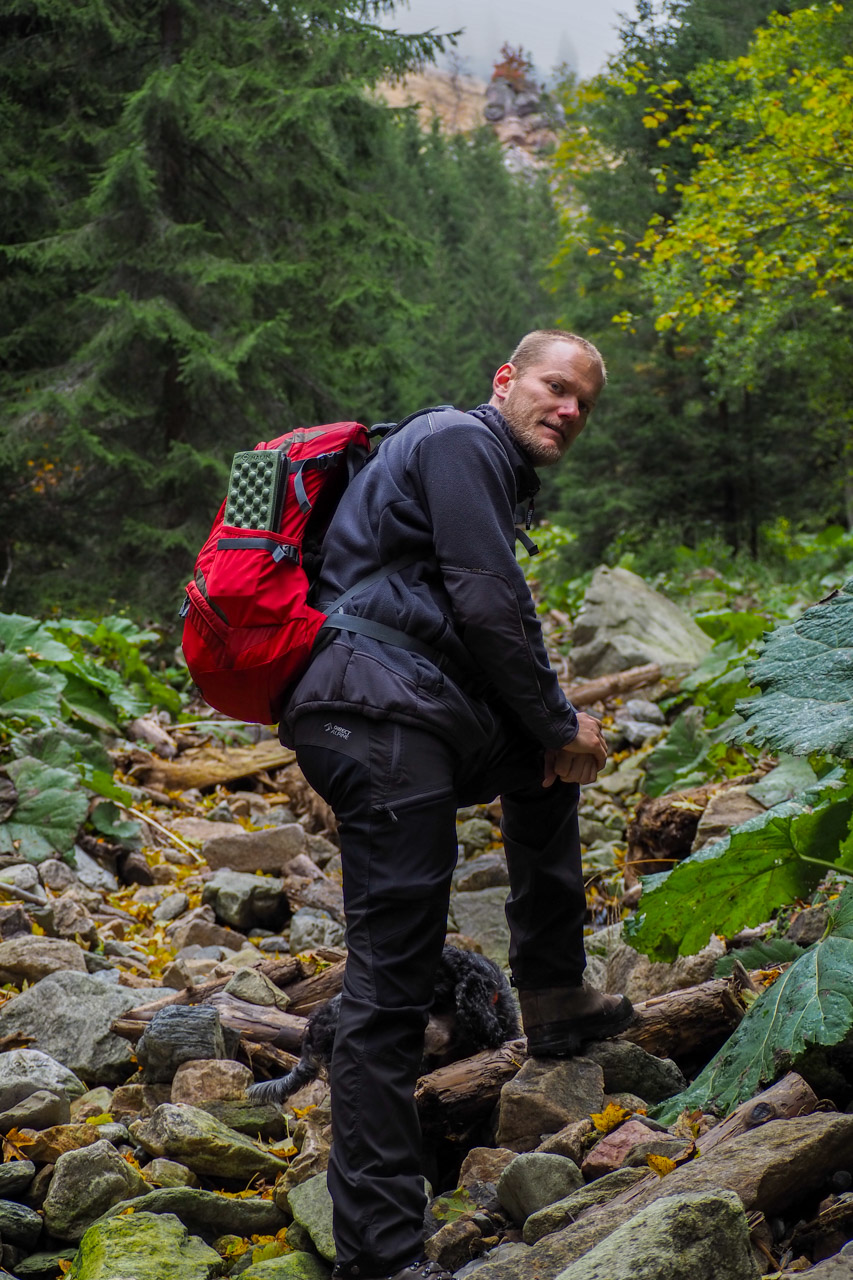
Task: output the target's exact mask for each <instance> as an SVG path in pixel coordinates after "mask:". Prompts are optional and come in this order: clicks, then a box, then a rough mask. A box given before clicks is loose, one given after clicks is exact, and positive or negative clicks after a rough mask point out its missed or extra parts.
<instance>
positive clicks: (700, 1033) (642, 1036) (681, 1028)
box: [621, 974, 744, 1062]
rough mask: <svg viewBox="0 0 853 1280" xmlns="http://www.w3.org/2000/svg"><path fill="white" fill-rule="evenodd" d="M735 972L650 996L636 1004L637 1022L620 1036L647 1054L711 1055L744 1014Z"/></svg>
mask: <svg viewBox="0 0 853 1280" xmlns="http://www.w3.org/2000/svg"><path fill="white" fill-rule="evenodd" d="M740 985H741V984H740V982H739V980H738V978H737V976H736V975H734V974H733V975H732V976H731V977H728V978H713V979H712V980H711V981H710V982H702V983H699V985H698V986H695V987H682V988H681V989H680V990H678V991H667V992H665V993H664V995H661V996H653V997H652V999H651V1000H644V1001H642V1003H641V1004H638V1005H636V1006H635V1011H636V1014H637V1017H636V1021H635V1022H634V1024H633V1025H632V1026H630V1027H629V1028H628V1030H627V1031H623V1032H622V1036H621V1039H623V1040H633V1042H634V1044H638V1045H639V1046H640V1048H642V1049H645V1050H646V1051H647V1052H648V1053H653V1054H656V1055H657V1057H659V1058H662V1057H663V1058H674V1059H675V1060H676V1062H678V1061H679V1060H683V1059H685V1058H688V1059H689V1058H692V1057H695V1056H696V1054H697V1052H701V1053H703V1054H705V1055H706V1057H710V1056H711V1053H712V1052H713V1050H714V1048H715V1047H716V1046H718V1045H719V1044H722V1042H723V1041H724V1040H727V1039H728V1037H729V1036H730V1035H731V1033H732V1032H733V1031H734V1029H735V1027H736V1026H737V1025H738V1023H739V1022H740V1020H741V1018H742V1017H743V1015H744V1007H743V1005H742V1004H741V1001H740V999H739V997H738V992H739V990H740Z"/></svg>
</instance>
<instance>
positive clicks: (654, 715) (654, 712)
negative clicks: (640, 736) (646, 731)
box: [614, 698, 666, 725]
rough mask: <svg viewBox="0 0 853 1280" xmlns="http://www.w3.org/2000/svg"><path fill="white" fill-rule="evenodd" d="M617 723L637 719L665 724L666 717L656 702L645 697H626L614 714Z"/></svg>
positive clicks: (643, 721)
mask: <svg viewBox="0 0 853 1280" xmlns="http://www.w3.org/2000/svg"><path fill="white" fill-rule="evenodd" d="M614 719H615V720H616V722H617V724H621V723H622V722H623V721H624V720H635V721H636V720H639V721H640V722H642V723H645V724H657V725H661V724H666V717H665V716H664V714H663V712H662V711H661V709H660V707H659V706H658V704H657V703H656V702H649V700H648V699H647V698H628V700H627V701H626V702H623V703H622V706H621V707H618V708H617V710H616V714H615V716H614Z"/></svg>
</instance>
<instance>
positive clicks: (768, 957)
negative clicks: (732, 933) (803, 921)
mask: <svg viewBox="0 0 853 1280" xmlns="http://www.w3.org/2000/svg"><path fill="white" fill-rule="evenodd" d="M804 954H805V950H804V948H803V947H801V946H798V944H797V943H796V942H792V941H791V939H790V938H771V939H770V940H769V941H766V942H753V943H752V944H751V945H750V946H748V947H739V948H738V950H737V951H730V952H729V953H728V955H725V956H720V958H719V960H718V961H717V963H716V964H715V965H714V977H715V978H727V977H728V976H729V974H730V973H733V972H734V966H735V961H736V960H739V961H740V963H741V964H742V965H743V967H744V969H770V968H772V967H773V966H774V965H778V964H790V963H791V961H792V960H798V959H799V957H800V956H801V955H804Z"/></svg>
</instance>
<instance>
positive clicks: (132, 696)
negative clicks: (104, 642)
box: [60, 654, 151, 724]
mask: <svg viewBox="0 0 853 1280" xmlns="http://www.w3.org/2000/svg"><path fill="white" fill-rule="evenodd" d="M60 670H62V671H65V672H67V674H68V676H69V684H70V683H71V681H72V680H73V681H76V682H79V684H82V685H86V684H87V685H90V686H91V687H92V689H93V690H96V691H97V692H98V693H100V694H102V695H103V697H104V698H106V699H107V701H108V702H109V704H110V710H109V711H108V713H107V714H108V715H110V716H111V718H112V719H115V716H116V713H118V716H119V718H120V719H122V720H135V719H136V717H137V716H141V715H144V714H145V712H146V711H148V710H149V708H150V705H151V704H150V702H149V700H148V698H146V697H144V696H143V691H142V690H141V689H140V688H139V686H138V685H127V684H126V683H125V681H124V679H123V678H122V676H120V675H119V673H118V672H117V671H113V669H112V667H107V666H104V665H103V664H102V663H100V662H96V661H95V660H94V659H93V658H89V657H87V656H86V655H84V654H77V655H76V656H75V658H74V660H73V662H63V663H62V664H61V665H60ZM69 701H70V699H69ZM82 705H85V701H84V702H83V703H82ZM75 710H76V707H75ZM77 714H78V715H79V714H81V713H80V712H77ZM86 718H87V717H86V716H83V719H86ZM92 723H94V724H97V721H92Z"/></svg>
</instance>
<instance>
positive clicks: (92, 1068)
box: [0, 938, 139, 1092]
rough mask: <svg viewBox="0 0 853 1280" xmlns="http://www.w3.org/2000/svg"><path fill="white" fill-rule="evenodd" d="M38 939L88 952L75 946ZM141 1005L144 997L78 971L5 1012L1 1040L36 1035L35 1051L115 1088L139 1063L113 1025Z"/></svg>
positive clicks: (46, 981) (53, 978)
mask: <svg viewBox="0 0 853 1280" xmlns="http://www.w3.org/2000/svg"><path fill="white" fill-rule="evenodd" d="M18 941H21V939H18ZM36 941H39V942H54V945H55V946H59V947H71V948H73V951H75V952H80V955H82V954H83V953H82V951H80V948H79V947H75V946H74V944H73V943H71V942H56V941H55V940H53V939H50V938H39V939H36ZM7 945H9V944H7V943H2V944H0V948H2V947H3V946H7ZM84 968H85V965H84ZM72 970H73V966H72ZM138 1003H139V996H138V993H137V992H135V991H131V990H128V989H127V988H126V987H110V986H106V985H105V984H104V983H102V982H97V981H96V980H95V979H94V978H90V977H89V975H88V974H86V973H80V972H77V971H76V970H75V971H72V972H63V973H53V974H51V975H50V976H49V977H46V978H42V980H41V982H39V983H38V984H37V985H36V986H34V987H31V988H30V989H29V990H28V991H24V992H23V993H22V994H21V995H19V996H16V997H15V999H14V1000H12V1001H10V1002H9V1004H7V1005H4V1006H3V1008H2V1009H0V1037H1V1036H4V1035H11V1034H13V1033H17V1034H18V1035H26V1036H30V1037H32V1045H33V1048H36V1049H41V1050H42V1051H43V1052H45V1053H48V1054H50V1055H51V1056H52V1057H54V1058H56V1059H57V1060H59V1061H60V1062H63V1063H64V1064H65V1065H66V1066H67V1067H70V1068H71V1070H72V1071H74V1072H75V1073H76V1074H77V1075H79V1076H80V1077H81V1078H82V1079H83V1080H86V1081H91V1082H92V1083H93V1084H95V1083H97V1084H110V1083H113V1082H114V1081H119V1080H123V1079H125V1078H126V1076H127V1074H128V1072H129V1071H130V1068H131V1065H132V1061H133V1046H132V1045H131V1044H130V1042H129V1041H128V1040H125V1039H124V1038H123V1037H122V1036H117V1035H115V1034H114V1033H113V1032H112V1031H111V1030H110V1026H111V1024H112V1023H113V1021H114V1020H115V1019H116V1018H118V1017H120V1016H121V1015H122V1014H123V1013H126V1012H127V1011H128V1009H132V1008H133V1007H134V1005H136V1004H138ZM81 1092H84V1090H81Z"/></svg>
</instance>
